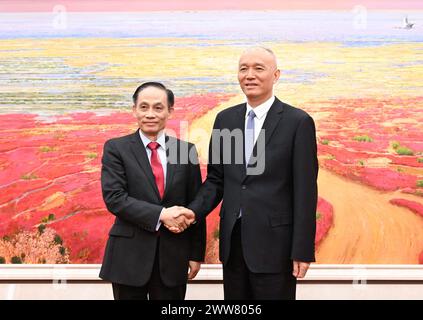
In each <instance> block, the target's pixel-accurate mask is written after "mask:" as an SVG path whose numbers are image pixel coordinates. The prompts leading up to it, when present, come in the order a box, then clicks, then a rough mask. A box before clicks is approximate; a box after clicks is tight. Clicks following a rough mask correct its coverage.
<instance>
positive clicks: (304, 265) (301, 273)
mask: <svg viewBox="0 0 423 320" xmlns="http://www.w3.org/2000/svg"><path fill="white" fill-rule="evenodd" d="M309 267H310V263H308V262H301V261H295V260H294V262H293V270H292V275H293V276H294V277H295V278H297V279H302V278H304V277H305V275H306V273H307V270H308V268H309Z"/></svg>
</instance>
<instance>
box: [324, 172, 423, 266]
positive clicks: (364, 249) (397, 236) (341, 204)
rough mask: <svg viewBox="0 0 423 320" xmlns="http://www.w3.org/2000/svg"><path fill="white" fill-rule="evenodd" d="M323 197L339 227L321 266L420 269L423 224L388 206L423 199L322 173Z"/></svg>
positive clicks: (326, 241)
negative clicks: (412, 265)
mask: <svg viewBox="0 0 423 320" xmlns="http://www.w3.org/2000/svg"><path fill="white" fill-rule="evenodd" d="M334 186H336V188H334ZM319 195H320V196H322V197H323V198H325V199H326V200H328V201H329V202H330V203H331V204H332V205H333V208H334V223H333V227H332V228H331V229H330V230H329V232H328V234H327V236H326V238H325V239H324V240H323V241H322V243H321V244H320V246H319V248H318V249H317V262H318V263H347V264H348V263H353V264H355V263H357V264H359V263H366V264H371V263H380V264H384V263H386V264H388V263H394V264H403V263H404V264H408V263H418V256H419V254H420V252H421V251H422V250H423V219H422V218H421V217H420V216H418V215H416V214H414V213H412V212H411V211H409V210H407V209H405V208H400V207H397V206H394V205H391V204H390V203H389V200H390V199H392V198H397V197H401V198H404V199H409V200H414V201H418V202H420V203H421V202H422V200H421V198H418V197H415V196H412V195H405V194H399V193H397V192H381V191H377V190H374V189H371V188H369V187H366V186H363V185H361V184H359V183H356V182H352V181H348V180H346V179H344V178H341V177H339V176H337V175H335V174H332V173H330V172H329V171H327V170H323V169H321V170H320V172H319Z"/></svg>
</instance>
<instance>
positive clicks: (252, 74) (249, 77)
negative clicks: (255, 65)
mask: <svg viewBox="0 0 423 320" xmlns="http://www.w3.org/2000/svg"><path fill="white" fill-rule="evenodd" d="M254 77H255V73H254V70H253V69H248V71H247V79H251V78H254Z"/></svg>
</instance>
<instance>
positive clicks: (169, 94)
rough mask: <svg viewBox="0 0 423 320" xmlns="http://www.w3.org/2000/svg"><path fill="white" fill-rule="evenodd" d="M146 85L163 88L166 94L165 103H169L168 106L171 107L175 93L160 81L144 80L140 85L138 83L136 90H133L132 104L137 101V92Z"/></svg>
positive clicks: (146, 86)
mask: <svg viewBox="0 0 423 320" xmlns="http://www.w3.org/2000/svg"><path fill="white" fill-rule="evenodd" d="M148 87H154V88H158V89H161V90H163V91H164V92H166V95H167V103H168V105H169V108H172V107H173V105H174V104H175V95H174V94H173V92H172V90H170V89H168V88H166V87H165V86H164V85H163V84H161V83H160V82H153V81H151V82H144V83H143V84H142V85H140V86H139V87H138V88H137V90H135V92H134V94H133V95H132V100H133V101H134V104H136V103H137V99H138V94H139V93H140V92H141V91H143V90H144V89H145V88H148Z"/></svg>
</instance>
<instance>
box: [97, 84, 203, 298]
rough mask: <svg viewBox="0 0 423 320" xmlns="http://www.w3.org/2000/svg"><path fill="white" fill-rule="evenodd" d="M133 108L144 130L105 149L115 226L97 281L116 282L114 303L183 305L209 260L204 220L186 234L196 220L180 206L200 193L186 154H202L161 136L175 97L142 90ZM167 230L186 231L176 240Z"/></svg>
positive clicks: (159, 88)
mask: <svg viewBox="0 0 423 320" xmlns="http://www.w3.org/2000/svg"><path fill="white" fill-rule="evenodd" d="M133 101H134V105H133V107H132V112H133V115H134V117H135V118H136V119H137V122H138V127H139V129H138V130H137V131H136V132H135V133H133V134H130V135H127V136H124V137H119V138H114V139H110V140H108V141H107V142H106V143H105V145H104V152H103V159H102V170H101V186H102V192H103V199H104V202H105V204H106V206H107V209H108V210H109V211H110V212H111V213H112V214H114V215H115V216H116V219H115V222H114V224H113V226H112V228H111V230H110V232H109V240H108V242H107V246H106V250H105V255H104V259H103V264H102V267H101V271H100V277H101V278H102V279H104V280H108V281H111V282H112V287H113V295H114V298H115V299H117V300H121V299H125V300H126V299H143V300H145V299H147V298H149V299H153V300H157V299H166V300H182V299H184V298H185V291H186V284H187V278H188V279H192V278H194V277H195V276H196V274H197V273H198V271H199V270H200V266H201V261H203V260H204V255H205V240H206V224H205V221H204V220H201V219H197V221H196V222H197V223H195V224H192V225H191V226H190V227H189V228H188V225H190V224H191V222H193V220H194V216H193V215H190V214H189V213H185V214H186V216H184V215H182V213H183V212H182V211H181V207H180V206H185V205H187V204H189V203H190V202H191V201H192V200H193V199H194V197H195V194H196V193H197V191H198V189H199V188H200V186H201V172H200V166H199V164H198V159H196V160H197V162H195V161H191V162H190V161H187V159H188V157H184V155H183V154H182V153H183V152H190V153H191V154H194V155H195V157H194V158H197V157H198V156H197V151H196V149H195V146H194V145H193V144H191V143H188V142H185V141H182V140H179V139H177V138H174V137H171V136H168V135H166V134H165V133H164V130H165V127H166V123H167V120H168V119H169V117H170V116H171V114H172V112H173V104H174V95H173V92H172V91H171V90H169V89H167V88H166V87H165V86H164V85H163V84H161V83H158V82H147V83H144V84H142V85H141V86H139V87H138V88H137V90H136V91H135V93H134V95H133ZM184 150H186V151H184ZM170 151H172V152H170ZM170 153H172V156H171V155H170ZM182 159H184V160H182ZM188 160H189V159H188ZM162 225H165V226H167V227H172V226H173V227H177V228H179V229H180V230H185V229H187V230H186V231H185V232H181V233H178V234H175V233H172V232H170V231H169V230H168V229H167V228H165V227H163V226H162ZM188 271H189V274H188Z"/></svg>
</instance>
